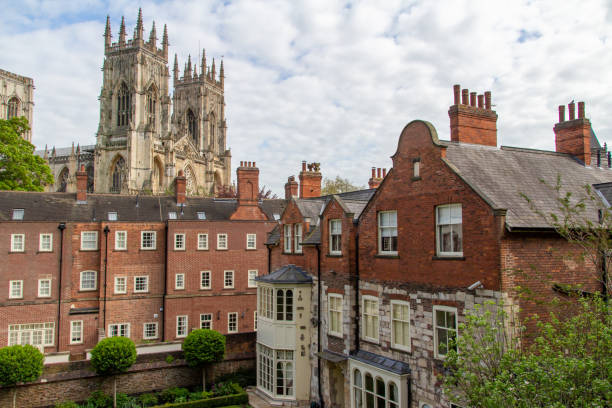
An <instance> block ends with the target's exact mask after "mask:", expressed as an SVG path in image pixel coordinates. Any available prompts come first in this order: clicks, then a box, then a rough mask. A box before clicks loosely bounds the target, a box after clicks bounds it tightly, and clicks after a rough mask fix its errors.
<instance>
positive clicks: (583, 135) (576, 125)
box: [553, 101, 596, 166]
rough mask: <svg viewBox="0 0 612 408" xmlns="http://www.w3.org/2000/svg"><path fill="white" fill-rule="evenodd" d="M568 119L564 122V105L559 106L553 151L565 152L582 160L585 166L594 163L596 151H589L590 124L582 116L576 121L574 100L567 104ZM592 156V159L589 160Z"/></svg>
mask: <svg viewBox="0 0 612 408" xmlns="http://www.w3.org/2000/svg"><path fill="white" fill-rule="evenodd" d="M578 106H579V108H580V104H578ZM567 107H568V110H569V121H568V122H565V121H564V119H565V107H564V106H559V121H560V123H557V124H556V125H555V126H554V128H553V129H554V132H555V151H557V152H560V153H566V154H570V155H572V156H574V157H575V158H577V159H578V160H580V161H582V162H583V163H584V164H585V166H590V165H591V163H593V165H595V163H596V162H595V157H593V156H594V155H595V154H596V153H595V152H594V151H591V124H590V122H589V120H588V119H585V118H584V117H583V118H582V120H580V121H576V104H575V103H574V101H572V102H570V103H569V104H568V105H567ZM591 158H593V160H591Z"/></svg>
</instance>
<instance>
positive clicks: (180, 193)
mask: <svg viewBox="0 0 612 408" xmlns="http://www.w3.org/2000/svg"><path fill="white" fill-rule="evenodd" d="M174 183H175V185H174V190H175V192H176V204H185V195H186V194H185V183H186V180H185V173H183V170H179V173H178V176H177V178H176V179H175V180H174Z"/></svg>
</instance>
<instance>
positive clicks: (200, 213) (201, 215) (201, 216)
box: [198, 211, 206, 220]
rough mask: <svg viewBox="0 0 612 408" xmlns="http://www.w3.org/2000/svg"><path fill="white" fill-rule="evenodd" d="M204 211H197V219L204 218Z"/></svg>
mask: <svg viewBox="0 0 612 408" xmlns="http://www.w3.org/2000/svg"><path fill="white" fill-rule="evenodd" d="M205 219H206V213H205V212H204V211H198V220H205Z"/></svg>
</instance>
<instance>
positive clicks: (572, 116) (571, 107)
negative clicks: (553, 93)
mask: <svg viewBox="0 0 612 408" xmlns="http://www.w3.org/2000/svg"><path fill="white" fill-rule="evenodd" d="M567 107H568V108H569V120H574V119H576V104H575V103H574V102H570V104H569V105H567Z"/></svg>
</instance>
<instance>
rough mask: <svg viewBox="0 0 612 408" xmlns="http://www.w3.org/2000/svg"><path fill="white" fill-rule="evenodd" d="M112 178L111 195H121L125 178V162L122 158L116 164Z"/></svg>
mask: <svg viewBox="0 0 612 408" xmlns="http://www.w3.org/2000/svg"><path fill="white" fill-rule="evenodd" d="M112 177H113V179H112V186H111V193H120V192H121V186H122V185H123V178H124V177H125V160H123V157H121V156H120V157H119V158H118V159H117V161H116V162H115V167H114V168H113V176H112Z"/></svg>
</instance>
